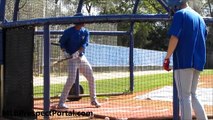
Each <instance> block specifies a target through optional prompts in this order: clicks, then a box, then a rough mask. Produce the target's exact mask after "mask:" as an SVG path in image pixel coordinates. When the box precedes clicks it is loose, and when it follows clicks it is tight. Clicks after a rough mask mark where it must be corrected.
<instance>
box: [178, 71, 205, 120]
mask: <svg viewBox="0 0 213 120" xmlns="http://www.w3.org/2000/svg"><path fill="white" fill-rule="evenodd" d="M174 72H175V83H176V86H177V90H178V98H179V103H180V110H181V120H192V110H191V105H192V108H193V110H194V112H195V115H196V118H197V119H198V120H207V115H206V113H205V110H204V107H203V105H202V104H201V102H200V101H199V100H198V98H197V95H196V90H197V85H198V81H199V76H200V71H198V70H195V69H193V68H190V69H179V70H174Z"/></svg>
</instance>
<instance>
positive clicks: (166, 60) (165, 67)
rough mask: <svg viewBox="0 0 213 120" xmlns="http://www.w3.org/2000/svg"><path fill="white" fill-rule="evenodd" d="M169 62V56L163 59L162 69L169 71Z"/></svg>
mask: <svg viewBox="0 0 213 120" xmlns="http://www.w3.org/2000/svg"><path fill="white" fill-rule="evenodd" d="M169 63H170V61H169V58H167V59H164V61H163V68H164V70H166V71H170V70H171V69H170V68H169Z"/></svg>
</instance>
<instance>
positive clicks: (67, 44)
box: [58, 13, 100, 109]
mask: <svg viewBox="0 0 213 120" xmlns="http://www.w3.org/2000/svg"><path fill="white" fill-rule="evenodd" d="M75 16H83V14H82V13H77V14H76V15H75ZM59 43H60V47H61V50H62V51H63V52H64V56H65V57H66V58H71V59H68V72H69V73H68V78H67V81H66V84H65V85H64V89H63V92H62V94H61V97H60V100H59V104H58V108H59V109H68V106H67V105H66V104H65V101H66V99H67V96H68V94H69V91H70V89H71V87H72V85H73V83H74V82H75V79H76V72H77V69H79V71H80V72H81V73H82V74H83V75H84V76H85V77H86V79H87V80H88V82H89V90H90V91H89V92H90V100H91V105H94V106H95V107H100V104H99V102H98V101H97V99H96V91H95V83H94V76H93V70H92V67H91V65H90V64H89V62H88V61H87V59H86V57H85V56H84V53H85V48H86V47H87V46H88V43H89V31H88V30H87V29H86V28H84V23H75V25H74V26H73V27H70V28H68V29H66V30H65V31H64V33H63V35H62V37H61V39H60V41H59Z"/></svg>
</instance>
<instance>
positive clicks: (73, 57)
mask: <svg viewBox="0 0 213 120" xmlns="http://www.w3.org/2000/svg"><path fill="white" fill-rule="evenodd" d="M71 56H72V59H75V58H78V57H79V52H78V51H76V52H74V53H73V54H72V55H71Z"/></svg>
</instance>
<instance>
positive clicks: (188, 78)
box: [163, 0, 207, 120]
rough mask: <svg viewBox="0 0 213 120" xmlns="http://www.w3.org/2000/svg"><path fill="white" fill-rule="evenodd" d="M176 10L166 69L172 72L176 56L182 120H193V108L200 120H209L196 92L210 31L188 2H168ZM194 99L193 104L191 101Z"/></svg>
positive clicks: (182, 0) (183, 0)
mask: <svg viewBox="0 0 213 120" xmlns="http://www.w3.org/2000/svg"><path fill="white" fill-rule="evenodd" d="M167 1H168V6H169V7H171V8H175V9H176V10H177V11H176V12H175V13H174V16H173V21H172V24H171V27H170V29H169V32H168V34H169V35H170V36H171V37H170V41H169V46H168V50H167V55H166V57H165V59H164V64H163V67H164V69H165V70H167V71H170V70H171V69H170V68H169V59H170V57H171V55H172V54H173V70H174V78H175V83H176V86H177V90H178V98H179V103H180V110H181V119H182V120H191V119H192V110H191V105H192V108H193V110H194V112H195V115H196V117H197V119H198V120H207V115H206V113H205V110H204V107H203V105H202V104H201V102H200V101H199V100H198V98H197V95H196V89H197V85H198V80H199V76H200V72H201V71H202V70H203V69H204V65H205V62H206V43H205V41H206V37H207V30H206V25H205V22H204V20H203V18H202V17H201V16H200V15H199V14H198V13H197V12H195V11H194V10H193V9H192V8H191V7H189V6H188V2H187V0H167ZM190 97H191V100H190Z"/></svg>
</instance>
